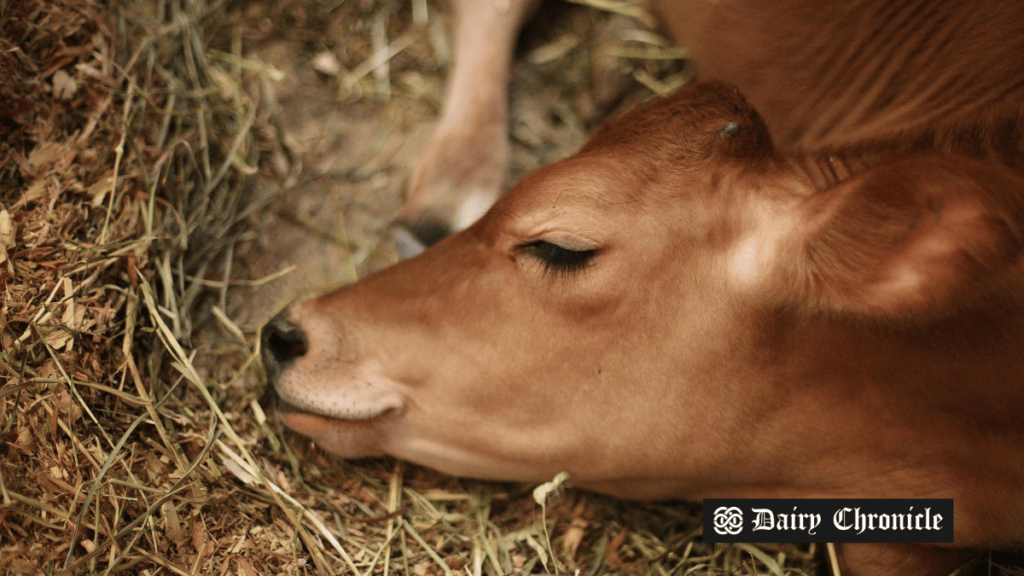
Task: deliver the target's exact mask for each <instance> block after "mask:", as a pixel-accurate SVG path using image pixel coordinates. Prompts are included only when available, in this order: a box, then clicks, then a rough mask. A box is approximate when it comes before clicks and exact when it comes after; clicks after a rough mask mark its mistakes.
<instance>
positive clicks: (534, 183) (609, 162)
mask: <svg viewBox="0 0 1024 576" xmlns="http://www.w3.org/2000/svg"><path fill="white" fill-rule="evenodd" d="M637 164H638V163H635V162H634V163H631V162H630V161H629V159H628V158H626V157H624V156H616V155H615V154H591V155H586V156H576V157H573V158H569V159H567V160H564V161H562V162H559V163H557V164H554V165H552V166H548V167H546V168H543V169H541V170H539V171H537V172H534V173H532V174H529V175H527V176H525V177H524V178H523V179H522V180H521V181H520V182H519V183H518V184H516V186H515V187H513V188H512V190H510V191H509V193H508V194H506V196H505V198H503V199H502V202H501V203H499V209H506V210H510V211H514V212H518V211H524V210H536V209H538V208H547V209H554V210H557V209H559V208H562V209H568V208H571V207H578V206H602V205H607V206H618V205H632V204H637V203H642V202H643V201H644V197H645V196H646V194H645V191H646V189H647V188H648V184H649V182H650V174H648V173H647V171H646V170H644V169H643V168H642V167H641V166H638V165H637Z"/></svg>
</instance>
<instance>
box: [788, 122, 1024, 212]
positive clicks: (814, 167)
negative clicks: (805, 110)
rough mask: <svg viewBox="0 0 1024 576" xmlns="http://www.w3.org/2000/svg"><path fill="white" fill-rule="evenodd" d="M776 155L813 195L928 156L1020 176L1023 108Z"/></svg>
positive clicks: (1022, 172) (1023, 151)
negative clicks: (960, 160)
mask: <svg viewBox="0 0 1024 576" xmlns="http://www.w3.org/2000/svg"><path fill="white" fill-rule="evenodd" d="M782 154H783V157H784V162H786V163H787V164H789V165H791V166H792V167H793V168H795V169H796V170H798V171H799V172H800V173H802V174H803V175H804V176H805V177H806V178H807V181H808V182H809V183H810V184H811V188H812V189H813V190H814V191H817V192H820V191H824V190H827V189H829V188H832V187H834V186H836V185H837V184H839V183H841V182H843V181H844V180H846V179H848V178H851V177H853V176H856V175H858V174H861V173H863V172H865V171H867V170H870V169H871V168H872V167H874V166H878V165H880V164H884V163H887V162H893V161H898V160H900V159H902V158H907V157H917V156H924V155H931V154H949V155H955V156H963V157H967V158H972V159H975V160H983V161H988V162H993V163H995V164H999V165H1001V166H1005V167H1007V168H1009V169H1010V170H1011V171H1013V172H1015V173H1016V174H1018V175H1022V176H1024V107H1021V106H1018V107H1017V108H1016V109H1004V110H1001V111H996V112H993V113H992V114H991V115H990V116H987V117H984V118H981V119H979V120H977V121H975V122H973V123H969V124H966V123H962V122H955V121H950V122H945V123H936V124H933V125H930V126H927V127H922V128H920V129H918V130H916V131H915V132H914V133H912V134H900V135H898V136H896V137H878V138H875V139H871V140H865V141H864V142H860V143H858V144H856V145H850V146H844V147H825V148H821V149H816V150H810V151H808V150H802V149H799V148H797V149H789V150H784V151H783V153H782ZM1021 193H1022V194H1024V191H1022V192H1021Z"/></svg>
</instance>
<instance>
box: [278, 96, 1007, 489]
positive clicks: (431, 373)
mask: <svg viewBox="0 0 1024 576" xmlns="http://www.w3.org/2000/svg"><path fill="white" fill-rule="evenodd" d="M869 162H871V161H870V160H862V159H857V160H856V161H853V160H849V161H847V160H844V159H843V158H842V157H839V156H837V157H835V158H833V159H831V160H829V159H828V157H827V156H826V157H821V158H819V157H813V158H810V157H808V158H784V157H782V156H781V155H779V154H778V153H776V152H775V151H774V150H773V148H772V144H771V141H770V139H769V137H768V134H767V132H766V129H765V127H764V125H763V123H762V122H761V120H760V118H759V117H758V115H757V114H756V113H755V112H754V111H753V110H752V109H751V108H750V107H749V106H748V105H747V104H746V102H745V101H744V100H743V99H742V97H740V96H739V95H738V94H737V93H736V91H735V90H733V89H731V88H729V87H726V86H723V85H719V84H699V85H695V86H692V87H688V88H685V89H683V90H681V91H679V92H677V93H675V94H674V95H672V96H670V97H667V98H662V99H659V100H656V101H653V102H651V103H649V104H646V105H644V106H641V107H639V108H638V109H636V110H635V111H633V112H631V113H629V114H627V115H625V116H623V117H621V118H619V119H616V120H614V121H612V122H610V123H609V124H608V125H606V126H605V127H604V128H602V129H601V130H600V131H599V132H598V133H597V134H596V135H595V136H594V137H593V138H592V139H591V141H590V142H589V143H588V144H587V145H586V146H585V147H584V148H583V149H582V150H581V151H580V152H579V153H578V154H576V155H575V156H573V157H571V158H569V159H567V160H565V161H562V162H559V163H557V164H555V165H552V166H550V167H547V168H545V169H543V170H540V171H538V172H536V173H534V174H531V175H529V176H527V177H526V178H524V179H523V180H522V181H521V182H520V183H519V184H517V185H516V186H515V187H514V188H513V189H512V190H511V191H509V192H508V193H507V194H506V195H505V196H504V197H503V198H502V199H501V200H500V201H499V202H498V204H497V205H495V206H494V208H493V209H491V210H490V212H489V213H488V214H487V215H486V216H485V217H484V218H483V219H482V220H480V221H479V222H478V223H477V224H475V225H473V226H472V227H470V228H469V229H467V230H465V231H463V232H461V233H459V234H456V235H454V236H452V237H449V238H448V239H446V240H444V241H442V242H441V243H440V244H438V245H437V246H435V247H434V248H432V249H430V250H428V251H426V252H425V253H423V254H422V255H420V256H418V257H416V258H413V259H411V260H407V261H404V262H402V263H400V264H398V265H396V266H393V267H391V268H389V269H386V270H383V271H381V272H378V273H376V274H374V275H371V276H369V277H367V278H365V279H363V280H361V281H359V282H357V283H356V284H354V285H351V286H349V287H346V288H344V289H341V290H339V291H337V292H334V293H331V294H328V295H325V296H322V297H320V298H316V299H312V300H307V301H304V302H301V303H298V304H296V305H293V306H292V307H291V308H290V309H289V310H287V311H286V312H285V313H284V314H283V315H282V316H280V317H278V318H277V319H275V320H274V321H272V322H271V323H270V324H269V325H268V327H267V328H266V329H265V333H264V354H265V358H266V364H267V367H268V372H269V373H270V374H271V378H272V381H273V383H274V386H275V387H276V390H277V393H278V395H279V397H280V399H281V401H282V406H281V413H282V415H283V419H284V422H285V423H286V424H287V425H288V426H289V427H290V428H292V429H294V430H296V431H298V432H300V433H302V434H305V435H307V436H309V437H311V438H312V439H314V440H315V441H316V442H317V443H318V444H319V445H320V446H322V447H324V448H326V449H327V450H329V451H332V452H336V453H338V454H341V455H342V456H346V457H361V456H371V455H380V454H390V455H394V456H397V457H399V458H403V459H408V460H411V461H414V462H418V463H422V464H426V465H428V466H431V467H434V468H437V469H440V470H443V471H447V472H450V473H453V474H458V475H468V476H476V477H484V478H494V479H522V480H542V479H548V478H550V477H551V476H552V475H554V474H555V473H556V472H558V471H561V470H567V471H569V472H570V473H571V474H572V475H573V476H574V477H575V479H576V481H577V483H578V484H579V485H583V486H589V487H592V488H595V489H598V490H602V491H606V492H611V493H616V494H623V495H627V496H636V497H661V496H669V495H675V496H694V495H702V494H707V493H709V491H711V490H713V489H714V488H715V487H717V486H720V485H731V486H738V485H740V486H742V485H753V484H756V483H759V482H764V481H765V480H764V478H763V477H769V476H772V475H773V474H774V475H776V476H775V478H776V480H777V481H779V482H785V481H786V480H785V479H784V478H783V476H785V474H786V473H787V472H785V470H786V466H787V465H788V464H790V463H791V462H790V460H789V459H791V458H799V457H800V455H801V451H800V450H799V449H797V450H795V451H791V452H789V453H788V455H787V456H779V454H780V453H781V450H780V445H782V444H783V443H787V442H790V441H793V440H794V439H799V438H800V437H802V436H808V435H809V436H810V437H813V438H816V439H817V440H818V441H819V443H820V442H831V443H832V444H833V445H840V446H843V447H844V448H843V449H849V450H851V451H855V450H854V449H853V448H848V446H847V445H846V444H843V442H844V441H845V440H844V438H842V437H841V436H842V435H843V434H844V433H846V432H849V433H853V432H854V430H855V429H859V428H857V426H858V424H855V423H854V424H850V426H853V428H851V429H849V430H846V429H843V428H842V426H840V428H837V429H832V428H827V427H826V429H825V431H823V430H822V429H820V426H822V425H821V424H820V423H817V424H816V423H815V420H814V418H815V416H814V409H815V407H819V405H823V404H827V403H828V402H832V403H833V404H838V405H841V406H846V407H847V408H849V409H850V410H853V411H856V410H858V409H863V410H871V409H875V408H877V406H876V404H877V402H876V403H872V402H874V401H875V400H877V398H875V397H874V396H871V395H870V394H869V400H872V402H869V403H868V404H867V405H866V406H861V405H860V404H857V403H856V399H855V398H854V396H856V395H855V394H852V393H850V390H851V389H853V388H856V387H857V386H861V385H863V384H858V383H857V382H855V381H848V380H843V378H846V376H843V377H839V376H836V378H837V380H836V382H834V383H833V382H829V377H830V372H829V370H834V371H840V372H843V374H847V373H849V371H850V370H852V371H853V372H852V373H857V371H858V370H860V371H861V372H862V373H863V374H866V375H867V376H866V377H867V378H868V379H869V385H868V387H869V388H870V383H871V382H873V380H870V379H871V378H876V379H880V378H881V376H879V374H881V373H884V372H885V370H889V369H890V365H891V364H894V365H898V364H899V362H897V360H898V359H896V358H894V357H893V358H890V357H889V356H886V355H887V354H890V352H887V351H886V350H892V349H894V347H895V346H897V344H894V342H895V343H898V342H902V341H903V340H901V338H902V336H899V335H898V334H899V330H901V329H902V327H905V326H919V325H921V324H927V323H928V322H931V321H940V320H939V319H941V318H947V317H949V316H950V315H951V314H955V313H956V310H959V309H961V308H964V307H970V305H973V304H971V303H972V302H974V301H975V300H976V299H977V297H978V296H979V295H982V294H987V293H989V292H992V291H993V290H995V288H993V287H994V286H998V285H999V283H1000V281H1001V280H1000V279H1002V278H1004V277H1005V276H1006V271H1007V270H1008V269H1009V268H1010V263H1011V262H1012V261H1013V260H1014V259H1015V258H1016V257H1017V254H1018V253H1019V250H1020V247H1021V236H1020V229H1019V228H1018V227H1017V223H1020V222H1022V221H1024V218H1022V217H1021V209H1020V206H1019V205H1017V204H1012V203H1007V202H1005V201H1004V200H1001V197H1002V196H1005V194H1001V193H1002V192H1005V190H1002V189H1001V188H1000V187H1003V188H1005V187H1007V186H1010V185H1016V183H1015V182H1016V181H1014V180H1013V179H1012V177H1011V176H1009V175H1006V174H996V175H995V176H993V175H991V174H989V173H986V172H984V171H982V170H981V168H980V167H979V166H980V164H979V163H976V162H974V161H970V160H956V161H949V160H948V159H947V158H942V159H940V158H935V157H921V158H909V159H903V160H900V161H898V162H895V163H888V164H886V163H882V162H877V161H875V162H876V163H878V164H880V166H878V167H875V168H864V166H862V165H861V164H862V163H869ZM849 172H856V173H857V175H854V176H852V177H850V174H849ZM1007 182H1009V184H1007ZM865 325H870V326H879V325H883V326H892V329H891V330H890V329H888V328H887V329H886V330H888V331H883V332H884V333H885V335H884V336H881V337H879V336H878V335H877V334H867V335H865V334H866V332H864V330H867V329H863V328H862V327H863V326H865ZM893 334H897V335H896V336H893ZM872 342H877V344H878V346H881V347H884V348H886V349H885V350H882V351H881V352H880V353H881V354H882V356H883V357H884V358H886V360H879V361H878V362H874V361H872V362H869V364H870V366H866V365H860V364H857V366H858V367H857V368H851V367H850V365H849V363H850V362H853V361H854V360H852V359H851V358H850V357H849V356H850V352H849V351H850V350H859V351H862V352H863V351H865V350H868V349H869V348H870V347H871V346H873V345H874V344H872ZM936 345H938V344H936ZM844 351H846V352H845V353H846V356H842V354H843V353H844ZM837 355H839V357H837ZM830 367H832V368H830ZM815 378H818V379H820V380H821V382H815V381H814V379H815ZM819 384H820V385H821V386H826V387H828V386H832V387H833V388H831V390H832V392H833V393H834V394H836V396H835V397H831V398H825V396H826V394H824V393H822V390H821V389H819V388H816V387H815V386H818V385H819ZM805 412H806V413H807V414H810V417H809V419H806V418H805V419H803V420H801V421H800V422H799V423H796V424H794V425H788V423H787V420H789V419H791V418H793V417H794V414H796V415H800V414H804V413H805ZM883 412H884V411H883ZM851 415H852V416H854V417H856V416H857V414H856V413H851ZM877 415H878V416H879V417H880V418H882V420H883V421H884V422H895V423H896V424H894V425H898V424H899V422H898V418H897V417H896V416H894V415H888V414H885V413H879V414H877ZM854 419H855V418H854ZM872 425H876V424H872ZM816 427H817V428H816ZM843 430H846V432H844V431H843ZM858 442H859V441H858ZM855 444H856V442H855ZM867 449H868V448H865V450H867ZM808 450H811V449H808ZM804 453H806V451H805V452H804ZM766 454H768V455H772V456H766Z"/></svg>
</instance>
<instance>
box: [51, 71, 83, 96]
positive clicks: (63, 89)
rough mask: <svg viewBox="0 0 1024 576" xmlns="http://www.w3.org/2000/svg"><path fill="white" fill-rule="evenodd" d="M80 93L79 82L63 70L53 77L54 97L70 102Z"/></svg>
mask: <svg viewBox="0 0 1024 576" xmlns="http://www.w3.org/2000/svg"><path fill="white" fill-rule="evenodd" d="M75 92H78V82H77V81H76V80H75V79H74V78H72V77H71V75H70V74H68V73H67V72H65V71H63V70H57V72H56V73H54V75H53V96H54V98H59V99H61V100H70V99H71V98H72V97H73V96H74V95H75Z"/></svg>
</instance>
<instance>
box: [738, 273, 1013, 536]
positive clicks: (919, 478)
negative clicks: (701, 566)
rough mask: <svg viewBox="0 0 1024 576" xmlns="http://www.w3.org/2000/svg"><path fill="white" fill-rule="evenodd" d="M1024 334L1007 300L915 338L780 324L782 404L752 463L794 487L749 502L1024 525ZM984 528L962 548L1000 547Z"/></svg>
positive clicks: (757, 438) (851, 327)
mask: <svg viewBox="0 0 1024 576" xmlns="http://www.w3.org/2000/svg"><path fill="white" fill-rule="evenodd" d="M1022 284H1024V283H1022ZM1013 290H1018V291H1019V290H1024V285H1022V286H1016V287H1014V288H1013ZM1022 320H1024V309H1022V307H1021V306H1020V305H1019V303H1014V301H1013V299H1012V298H1004V297H1000V296H999V295H998V294H996V295H993V296H990V297H988V298H986V302H985V304H984V305H978V306H976V307H975V308H974V309H973V310H970V311H968V312H966V313H963V314H960V315H958V316H956V317H950V318H948V319H946V320H944V321H939V322H935V323H931V324H929V325H921V326H916V327H911V328H906V327H896V326H884V325H877V324H876V325H872V324H870V323H865V322H860V321H857V320H852V319H842V318H835V317H829V316H825V315H822V314H816V315H808V316H800V315H793V314H787V313H779V314H777V317H776V318H775V319H774V323H769V329H770V330H772V331H773V332H772V335H771V338H770V342H771V346H770V347H769V350H768V352H767V353H766V354H765V358H766V360H765V362H766V366H765V372H766V374H770V376H769V377H768V379H766V380H765V381H764V382H762V384H763V385H764V386H765V388H763V392H764V393H765V395H766V398H776V399H777V398H784V399H785V400H783V401H781V402H778V401H776V402H775V404H776V408H775V409H774V410H773V411H772V412H770V413H767V414H764V415H763V416H762V418H761V419H760V420H759V422H760V424H759V430H758V434H757V435H754V436H753V437H752V438H751V441H752V444H751V446H750V448H749V451H747V453H746V454H745V455H744V457H745V458H748V459H749V460H748V462H752V463H753V462H756V461H757V458H758V457H759V455H762V454H763V455H774V456H771V457H770V458H769V460H767V461H765V462H761V463H759V464H758V465H759V466H762V467H763V470H764V471H765V472H766V476H765V477H766V478H784V479H786V480H784V481H783V482H777V483H773V484H770V485H764V484H761V485H758V484H757V482H751V485H750V486H747V487H746V488H747V489H748V495H751V496H754V495H763V496H776V497H787V496H788V497H812V496H821V497H882V496H885V497H894V496H897V495H898V496H905V497H952V498H954V500H955V501H956V505H957V507H958V508H957V509H958V518H961V517H962V518H963V519H964V522H974V520H972V519H978V518H984V517H986V516H987V517H990V518H1003V517H1006V519H1007V520H1011V519H1012V518H1015V517H1016V518H1020V517H1024V495H1022V494H1021V492H1020V488H1019V487H1020V486H1021V485H1024V462H1021V461H1020V459H1019V455H1020V454H1021V453H1022V451H1024V419H1022V418H1021V414H1022V413H1024V370H1022V369H1021V365H1022V360H1021V359H1024V321H1022ZM822 343H828V345H822ZM782 447H786V448H784V449H783V448H782ZM780 453H781V454H784V455H785V457H784V458H781V459H780V458H779V457H778V455H779V454H780ZM726 491H727V492H728V490H726ZM979 522H982V524H984V522H983V521H980V520H979ZM982 524H979V525H974V524H971V525H970V526H966V525H965V526H964V531H965V533H964V534H965V537H966V536H968V535H970V536H969V539H970V540H976V541H977V542H978V543H979V545H981V544H983V543H984V541H985V539H986V538H996V537H997V535H992V534H986V533H985V529H984V526H983V525H982ZM989 525H990V526H1000V525H1002V526H1005V525H1007V524H1001V523H999V522H991V523H990V524H989ZM957 534H958V539H959V538H960V535H961V527H960V526H958V527H957ZM1004 536H1005V535H1004ZM1013 538H1014V539H1015V540H1014V541H1021V542H1024V528H1022V531H1021V533H1020V534H1017V535H1015V536H1013Z"/></svg>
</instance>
